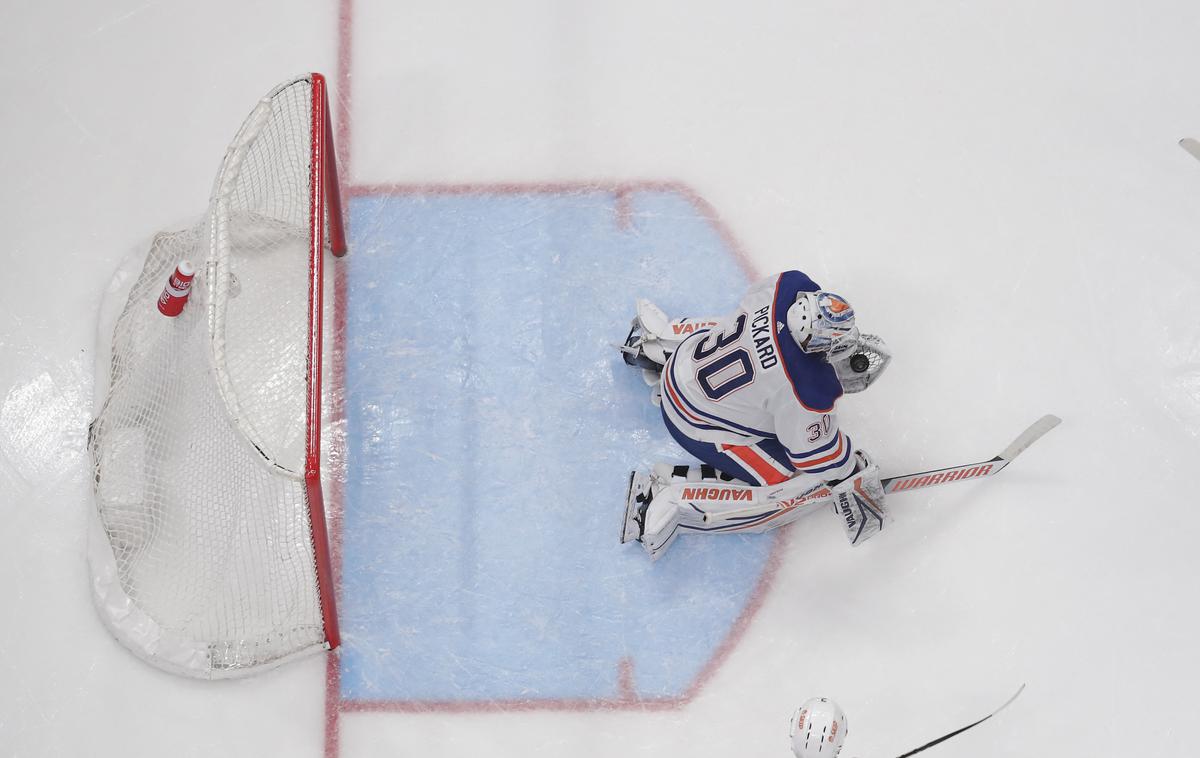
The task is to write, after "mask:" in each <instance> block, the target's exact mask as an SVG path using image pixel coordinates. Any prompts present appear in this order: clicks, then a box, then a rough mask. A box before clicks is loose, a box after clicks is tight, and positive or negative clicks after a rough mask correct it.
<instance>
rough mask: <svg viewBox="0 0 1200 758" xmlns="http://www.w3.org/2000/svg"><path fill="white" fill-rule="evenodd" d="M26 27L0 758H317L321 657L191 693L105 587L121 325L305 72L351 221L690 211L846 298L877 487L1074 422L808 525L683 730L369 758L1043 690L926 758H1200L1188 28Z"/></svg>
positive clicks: (305, 20) (840, 5)
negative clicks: (708, 206)
mask: <svg viewBox="0 0 1200 758" xmlns="http://www.w3.org/2000/svg"><path fill="white" fill-rule="evenodd" d="M339 14H340V16H339ZM4 16H5V23H4V24H3V28H2V29H0V70H3V71H4V75H3V77H2V81H0V96H2V97H3V101H4V102H5V103H6V107H5V108H4V119H3V123H4V126H3V133H4V135H5V137H6V140H5V141H6V149H5V150H4V151H3V153H4V155H3V158H2V159H0V165H2V166H3V168H4V175H5V176H6V177H7V180H6V181H5V182H4V183H3V187H2V189H0V208H2V210H0V214H2V215H0V218H3V220H4V222H5V223H4V228H5V229H6V230H7V232H8V233H7V246H6V250H5V252H4V254H3V257H4V265H3V267H2V268H0V525H2V527H3V530H4V532H5V534H6V536H7V539H6V544H7V546H8V549H7V550H4V551H2V552H0V580H2V581H0V607H2V608H4V610H5V614H4V618H5V622H4V624H3V629H2V631H0V755H5V756H22V757H24V756H68V755H70V756H75V755H113V756H117V755H120V756H162V755H172V756H180V757H182V756H216V755H220V756H225V757H232V756H261V755H289V756H322V755H328V754H329V751H328V750H327V748H326V744H325V741H324V682H325V665H324V662H323V661H322V660H320V659H318V658H312V659H308V660H305V661H303V662H300V663H297V664H293V665H290V666H288V667H286V668H284V669H281V670H278V671H276V672H273V673H270V674H268V675H265V676H262V677H259V678H255V679H251V680H247V681H241V682H232V683H230V682H226V683H217V684H212V683H197V682H191V681H182V680H179V679H176V678H172V677H170V676H168V675H165V674H161V673H159V672H157V671H155V670H152V669H150V668H148V667H147V666H145V665H144V664H143V663H141V662H139V661H137V660H135V659H134V658H133V657H132V656H130V655H129V654H128V653H127V652H125V651H124V650H123V649H121V648H120V647H119V646H118V645H117V644H116V643H115V642H114V641H113V640H112V639H111V638H110V637H109V636H108V635H107V634H106V632H105V631H104V629H103V628H102V626H101V625H100V623H99V621H98V619H97V618H96V616H95V614H94V612H93V611H92V608H91V605H90V599H89V593H88V587H87V576H86V571H85V567H84V562H83V555H84V550H83V545H84V524H85V514H86V512H87V509H88V508H89V507H90V494H89V487H88V484H89V483H88V465H87V461H86V453H85V437H86V425H87V422H88V420H89V417H90V412H91V390H92V381H93V379H92V373H93V358H94V355H93V342H94V330H95V312H96V308H97V305H98V303H99V299H100V294H101V291H102V290H103V288H104V287H105V285H106V284H107V282H108V280H109V277H110V275H111V273H112V271H113V270H114V269H115V268H116V266H117V264H118V262H119V261H120V260H121V259H122V258H124V257H125V256H126V255H127V254H129V253H130V252H131V251H134V250H138V249H144V247H145V245H146V243H147V241H148V240H149V237H150V235H151V234H152V233H153V232H154V231H155V230H158V229H162V228H171V227H175V226H178V225H179V223H180V222H183V221H186V220H188V219H191V218H192V217H194V216H196V215H197V214H199V213H200V212H201V211H202V209H203V208H204V205H205V202H206V198H207V194H208V191H209V188H210V182H211V180H212V176H213V174H214V172H215V170H216V167H217V164H218V162H219V160H220V157H221V154H222V152H223V150H224V148H225V145H226V142H227V141H228V139H229V138H230V137H231V135H232V133H233V132H234V130H235V129H236V127H237V125H238V124H239V123H240V121H241V119H242V117H243V116H244V115H245V113H246V112H247V111H248V109H249V107H250V106H251V104H252V103H253V102H254V100H255V98H257V97H258V96H260V95H261V94H262V93H263V92H265V91H266V90H267V89H269V88H270V86H271V85H273V84H274V83H276V82H277V81H279V80H282V79H283V78H285V77H286V76H288V75H290V74H293V73H295V72H298V71H304V70H318V71H325V72H326V73H327V74H329V75H330V78H331V81H332V82H333V83H334V85H335V86H338V85H341V86H342V87H343V90H342V91H339V92H335V96H337V97H339V98H340V99H339V103H338V104H339V107H340V108H342V110H340V111H339V118H340V119H342V120H343V121H344V123H346V125H347V126H348V129H347V130H346V131H345V132H343V134H344V135H345V136H348V137H349V139H350V143H349V145H343V148H344V149H345V148H349V150H348V155H349V158H350V165H349V175H348V176H347V177H346V178H347V180H348V181H351V182H353V183H357V184H367V183H391V182H404V183H438V184H440V183H480V182H547V181H579V180H585V181H586V180H614V181H615V180H624V179H671V180H678V181H682V182H686V183H687V184H689V185H690V186H692V187H693V188H695V189H696V191H698V192H699V193H700V194H701V195H703V196H704V197H705V198H706V199H707V200H708V201H710V202H711V203H712V204H713V205H714V206H715V207H716V208H717V210H718V211H719V212H720V214H721V216H722V218H723V220H724V221H725V223H726V224H727V225H728V226H729V227H730V228H731V229H732V230H733V232H734V233H735V234H736V236H737V238H738V239H739V240H740V242H741V243H742V245H743V246H744V248H745V250H746V251H747V252H748V254H749V255H750V257H751V258H752V259H753V261H754V264H755V266H756V267H757V269H758V270H759V271H763V272H766V271H772V270H779V269H784V268H791V267H799V268H802V269H804V270H806V271H808V272H809V273H811V274H813V276H814V278H816V279H817V280H818V281H821V282H830V283H832V282H837V289H839V290H840V291H843V293H844V294H847V295H848V296H851V297H852V300H853V302H854V303H855V305H856V308H857V310H858V311H859V313H860V318H861V319H863V320H864V321H870V322H872V323H874V324H879V325H881V326H880V327H879V328H878V329H877V330H878V331H881V332H883V333H885V334H886V336H887V339H888V341H889V343H890V345H891V346H892V348H893V350H894V352H895V353H896V356H897V357H896V360H895V361H894V363H893V365H892V367H891V368H890V369H889V373H888V375H887V377H886V378H885V379H882V380H881V381H880V382H879V384H878V385H876V386H875V387H872V389H871V390H870V391H869V392H868V393H866V394H864V395H862V396H860V397H855V398H851V399H850V400H848V401H847V402H846V403H845V404H844V409H845V410H844V423H845V424H847V426H849V427H851V428H853V429H855V430H856V440H857V441H858V442H859V443H860V444H862V445H864V446H866V447H868V448H870V449H872V450H873V451H875V452H876V455H877V457H879V458H880V459H881V460H882V461H886V462H887V463H886V465H885V468H887V469H888V470H890V471H909V470H916V469H921V468H931V467H936V466H940V465H948V464H953V463H957V462H960V461H966V460H971V459H973V458H984V457H990V456H991V455H992V454H994V453H995V452H997V451H998V450H999V449H1000V447H1002V446H1003V445H1004V444H1006V443H1007V442H1008V441H1009V439H1011V437H1012V436H1013V435H1015V434H1016V433H1017V432H1019V431H1020V430H1021V429H1022V428H1024V426H1025V425H1026V424H1027V423H1029V422H1031V421H1033V420H1034V419H1036V418H1037V417H1038V416H1040V415H1042V414H1043V413H1047V412H1053V413H1056V414H1058V415H1060V416H1061V417H1062V418H1063V419H1064V423H1063V425H1062V426H1061V427H1060V428H1059V429H1057V430H1055V431H1054V432H1052V433H1051V434H1050V435H1049V436H1047V437H1046V438H1045V439H1044V440H1043V441H1041V442H1039V443H1038V444H1037V445H1036V446H1035V447H1034V448H1031V449H1030V451H1029V452H1027V453H1026V454H1025V456H1023V457H1022V459H1021V460H1020V461H1018V462H1017V463H1016V464H1014V466H1013V467H1011V468H1010V469H1009V470H1008V471H1006V472H1005V473H1004V474H1003V475H1002V476H1001V477H999V478H997V479H995V480H992V481H987V482H979V483H970V484H956V485H951V486H947V487H943V488H938V489H933V490H927V491H926V492H923V493H920V494H916V493H914V494H911V495H907V496H897V497H896V498H895V499H894V505H893V508H894V512H895V515H896V522H895V524H894V526H893V527H892V528H891V529H890V530H889V531H888V532H886V533H884V534H883V535H882V536H880V537H879V538H877V539H875V540H872V541H871V542H870V543H868V544H867V545H865V546H863V547H861V548H858V549H854V550H852V549H850V548H849V547H848V546H847V545H846V544H845V543H844V541H843V539H842V537H841V536H840V534H839V531H838V529H837V527H836V525H835V524H834V523H833V522H832V521H820V522H816V521H814V522H802V523H801V525H800V526H798V527H796V528H794V529H793V530H792V533H791V534H790V535H789V547H788V551H787V556H786V559H785V563H784V565H783V566H782V568H781V570H780V575H779V577H778V578H777V580H776V582H775V583H774V586H773V588H772V590H771V592H770V594H769V595H768V597H767V598H766V599H765V603H764V605H763V607H762V609H761V610H760V611H759V613H758V614H757V615H756V617H755V618H754V619H753V622H752V624H751V625H750V627H749V629H748V631H747V632H746V634H745V636H744V638H743V639H742V640H741V643H740V644H739V645H738V647H737V649H736V650H735V651H734V652H733V654H732V655H731V656H729V658H728V659H727V660H726V662H725V664H724V665H723V666H722V668H721V669H720V671H719V672H718V673H717V675H716V676H715V677H714V678H713V679H712V681H710V682H709V683H708V685H707V686H706V687H705V688H704V690H703V691H702V692H701V693H700V695H699V696H698V697H697V698H696V699H695V700H694V701H693V702H691V703H690V704H688V705H687V706H686V707H684V708H682V709H679V710H667V711H650V712H627V711H622V712H582V713H577V712H556V711H532V712H489V713H477V714H457V713H427V714H371V713H366V714H344V715H343V716H342V718H341V721H340V728H341V733H340V738H341V740H340V746H339V754H340V755H343V756H346V757H347V758H351V757H353V758H358V757H359V756H410V755H411V756H416V755H420V756H466V755H483V754H487V755H495V756H533V755H538V756H564V755H570V756H624V755H630V754H634V755H688V756H697V757H707V756H714V757H715V756H735V755H738V756H741V755H747V756H764V757H765V756H785V755H787V754H788V753H787V740H786V728H787V719H788V716H789V715H790V712H791V710H792V709H793V708H794V707H795V705H797V704H798V703H799V702H800V701H801V700H803V699H804V698H806V697H808V696H810V695H814V694H825V695H829V696H832V697H834V698H835V699H837V700H838V701H839V702H840V703H841V704H842V705H843V706H844V707H845V708H846V710H847V711H848V713H849V715H850V731H849V735H850V736H849V740H848V742H847V748H846V752H845V753H844V755H847V756H856V757H859V758H886V757H887V756H894V755H898V754H900V753H901V752H904V751H905V750H908V749H910V748H912V747H914V746H916V745H919V744H921V743H922V742H924V741H926V740H928V739H931V738H932V737H934V736H937V735H938V734H940V733H942V732H945V731H948V730H950V729H952V728H955V727H957V726H959V725H961V724H963V723H966V722H968V721H971V720H973V719H974V718H977V717H979V716H980V715H982V714H983V713H986V712H987V711H988V710H990V709H991V708H992V707H994V706H995V705H998V704H999V703H1000V702H1002V701H1003V699H1004V698H1005V697H1007V696H1008V695H1009V694H1010V693H1011V692H1012V691H1013V690H1014V689H1015V688H1016V686H1017V685H1019V684H1020V683H1021V682H1027V683H1028V685H1029V686H1028V688H1027V690H1026V691H1025V693H1024V694H1023V695H1022V697H1021V699H1020V700H1018V701H1017V702H1016V703H1014V705H1013V706H1012V707H1011V708H1010V709H1009V710H1008V711H1006V712H1005V713H1004V714H1003V716H1002V717H1000V718H998V719H996V720H995V721H994V722H990V723H988V724H986V725H984V726H981V727H979V728H978V729H976V730H974V731H972V732H969V733H967V734H965V735H962V736H961V737H958V738H955V740H954V741H952V742H948V743H946V744H945V745H943V746H939V747H937V748H934V749H931V751H930V752H929V753H928V755H930V756H931V757H932V756H934V755H946V756H949V755H964V756H965V755H970V756H974V757H976V758H991V757H992V756H1017V755H1020V756H1032V755H1054V756H1080V757H1082V756H1089V757H1098V756H1126V755H1145V756H1172V755H1186V754H1189V753H1191V751H1192V750H1194V747H1193V745H1194V738H1193V736H1192V730H1191V728H1190V727H1191V725H1190V718H1191V717H1192V715H1193V711H1194V707H1195V705H1196V699H1195V696H1194V694H1193V689H1194V688H1193V686H1192V683H1193V682H1194V681H1195V680H1196V679H1197V678H1198V677H1200V653H1198V652H1197V650H1198V648H1197V646H1196V644H1195V640H1194V638H1195V636H1196V634H1197V631H1198V624H1197V621H1198V619H1200V612H1198V611H1197V607H1196V600H1195V595H1194V594H1193V593H1194V592H1196V590H1195V584H1196V581H1197V577H1198V574H1200V557H1198V555H1200V553H1197V551H1196V549H1195V536H1196V534H1197V532H1198V531H1200V512H1198V511H1197V509H1196V508H1195V507H1194V500H1195V488H1194V475H1195V474H1194V472H1195V468H1196V467H1195V465H1194V464H1195V461H1196V460H1197V453H1198V452H1200V449H1198V442H1197V437H1198V436H1200V318H1198V317H1200V306H1198V305H1197V300H1196V298H1197V296H1198V295H1200V263H1197V260H1198V258H1197V256H1196V253H1197V246H1198V242H1197V240H1200V163H1198V162H1197V161H1196V160H1194V159H1193V158H1192V157H1191V156H1189V155H1188V154H1187V153H1185V152H1184V151H1182V150H1180V149H1179V148H1178V147H1177V146H1176V143H1177V141H1178V140H1179V139H1180V138H1181V137H1185V136H1189V135H1190V136H1200V98H1197V97H1196V94H1195V93H1196V83H1195V75H1194V72H1195V71H1197V70H1200V47H1198V46H1197V45H1196V42H1195V41H1196V39H1197V38H1198V37H1200V6H1198V5H1196V4H1195V3H1186V2H1169V1H1167V0H1150V1H1149V2H1144V3H1139V4H1137V5H1136V6H1135V5H1133V4H1121V3H1095V2H1083V1H1082V0H1070V1H1068V0H1052V1H1051V2H1032V1H1031V0H1018V1H1017V2H1000V1H999V0H983V1H981V2H975V3H950V2H932V1H930V0H918V1H917V2H908V3H886V2H880V1H879V0H868V1H867V2H862V3H844V2H829V1H822V2H809V1H807V0H798V1H797V2H791V3H779V2H743V3H715V2H704V3H684V2H663V1H661V0H660V1H655V0H614V1H613V2H606V3H590V4H585V3H561V2H551V1H550V0H544V1H542V2H535V1H532V0H522V1H520V2H510V3H483V2H474V3H469V2H459V3H449V2H435V1H433V0H419V1H417V2H408V3H384V2H379V1H378V0H358V1H357V2H352V1H351V0H342V3H341V5H340V6H339V5H338V4H337V3H334V2H326V3H318V2H312V1H311V0H307V1H305V2H300V3H286V2H279V1H278V0H265V1H264V2H256V3H235V2H228V0H215V1H214V2H208V3H203V4H193V3H179V2H160V3H156V2H142V1H141V0H113V1H111V2H106V3H70V2H63V1H62V0H50V1H49V2H42V3H32V2H23V3H14V4H10V6H9V7H8V8H6V13H5V14H4ZM339 18H340V19H341V21H342V22H343V24H344V27H343V30H344V33H343V34H341V35H339ZM339 43H341V44H342V45H343V47H342V48H341V50H342V54H341V55H339ZM347 109H348V110H347ZM633 296H634V293H631V294H630V302H631V304H632V298H633ZM884 326H886V329H885V328H884ZM614 531H615V526H614ZM1188 598H1192V599H1191V600H1189V599H1188ZM814 618H820V623H813V619H814ZM934 751H937V752H934Z"/></svg>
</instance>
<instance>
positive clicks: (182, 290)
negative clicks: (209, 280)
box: [158, 260, 196, 318]
mask: <svg viewBox="0 0 1200 758" xmlns="http://www.w3.org/2000/svg"><path fill="white" fill-rule="evenodd" d="M195 275H196V272H195V270H194V269H192V263H191V261H186V260H183V261H180V262H179V265H178V266H176V267H175V273H174V274H171V278H170V279H168V280H167V286H166V287H165V288H164V289H163V291H162V294H161V295H159V296H158V312H159V313H161V314H162V315H164V316H170V317H171V318H175V317H176V316H178V315H179V314H180V313H182V312H183V306H184V305H185V304H186V303H187V299H188V294H189V293H190V292H191V291H192V277H193V276H195Z"/></svg>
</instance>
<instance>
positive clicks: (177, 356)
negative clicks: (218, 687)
mask: <svg viewBox="0 0 1200 758" xmlns="http://www.w3.org/2000/svg"><path fill="white" fill-rule="evenodd" d="M326 247H328V248H329V250H330V251H331V252H332V253H333V254H334V255H337V256H340V255H343V254H344V253H345V251H346V239H345V227H344V222H343V216H342V204H341V196H340V191H339V185H338V176H337V163H336V158H335V150H334V143H333V132H332V125H331V119H330V114H329V104H328V90H327V87H326V83H325V79H324V77H322V76H321V75H320V74H315V73H314V74H305V75H303V76H299V77H295V78H293V79H290V80H288V81H286V82H284V83H283V84H280V85H279V86H278V87H276V88H274V89H273V90H271V92H270V93H268V94H267V95H266V96H265V97H264V98H262V99H261V100H260V101H259V103H258V105H257V106H256V107H255V109H254V110H253V111H252V112H251V114H250V115H249V116H248V117H247V119H246V120H245V122H244V123H243V124H242V127H241V128H240V129H239V131H238V133H237V135H236V137H235V138H234V140H233V142H232V144H231V145H230V147H229V149H228V150H227V151H226V154H225V158H224V160H223V162H222V164H221V169H220V172H219V173H218V175H217V179H216V182H215V183H214V186H213V192H212V196H211V199H210V202H209V209H208V212H207V214H206V215H205V217H204V218H203V220H202V221H201V222H200V223H199V224H197V225H196V226H194V227H192V228H190V229H185V230H182V231H177V232H169V233H161V234H159V235H156V236H155V238H154V242H153V244H152V245H151V249H150V252H149V254H148V255H147V256H146V259H145V262H144V265H143V267H142V270H141V274H140V275H139V276H138V277H137V279H136V281H135V282H134V283H133V285H132V288H131V289H130V290H129V291H128V297H127V298H126V299H125V300H124V303H123V309H122V310H121V312H120V315H119V316H117V318H116V320H115V323H114V324H113V327H112V330H111V332H108V333H110V334H111V342H110V343H109V342H105V341H104V335H103V334H102V335H101V340H102V344H103V345H104V346H105V348H106V349H105V350H104V351H103V352H102V353H101V354H100V360H99V361H98V365H97V369H98V371H97V374H98V382H97V409H98V410H97V414H96V418H95V419H94V420H93V422H92V424H91V426H90V427H89V445H88V447H89V452H90V454H91V459H92V466H93V481H94V494H95V506H96V507H95V508H94V509H93V511H92V514H93V517H92V519H91V525H90V534H89V550H88V555H89V565H90V567H91V571H92V586H93V596H94V600H95V602H96V606H97V609H98V611H99V612H100V616H101V618H102V620H103V621H104V622H105V624H106V625H107V626H108V627H109V629H110V630H111V631H112V632H113V634H114V636H116V637H117V639H118V640H119V641H120V642H121V643H122V644H124V645H125V646H126V647H128V648H129V649H130V650H132V651H133V652H135V653H136V654H137V655H139V656H140V657H142V658H144V659H145V660H147V661H149V662H150V663H152V664H154V665H156V666H158V667H160V668H163V669H165V670H168V671H172V672H174V673H179V674H184V675H188V676H195V677H201V678H225V677H233V676H242V675H245V674H250V673H254V672H256V671H260V670H263V669H266V668H270V667H273V666H276V665H279V664H280V663H282V662H284V661H287V660H291V659H292V658H295V657H298V656H301V655H304V654H307V653H311V652H315V651H318V650H322V649H327V650H332V649H335V648H336V647H337V646H338V644H339V641H340V637H339V632H338V621H337V611H336V604H335V598H334V586H333V567H332V558H331V555H330V549H329V538H328V533H327V526H326V514H325V502H324V496H323V492H322V487H321V460H322V455H321V411H322V400H323V393H322V372H323V361H322V357H323V344H322V343H323V339H322V337H323V331H324V320H323V313H324V299H325V298H324V289H325V281H324V251H325V249H326ZM184 259H188V260H191V261H192V262H193V264H194V269H195V271H196V275H195V281H194V283H193V286H192V294H191V296H190V300H189V301H188V303H187V305H186V306H185V307H184V309H183V312H182V313H181V314H180V315H179V316H178V317H176V318H168V317H165V316H163V315H162V314H161V313H159V312H158V311H157V309H156V301H157V298H158V295H159V294H160V292H161V290H162V287H163V284H164V283H165V282H166V280H167V277H168V276H169V274H170V273H171V272H172V271H173V270H174V267H175V266H176V265H177V264H178V262H179V261H180V260H184ZM305 262H307V266H306V265H305ZM102 329H103V327H102ZM105 331H107V330H105Z"/></svg>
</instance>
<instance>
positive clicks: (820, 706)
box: [791, 697, 846, 758]
mask: <svg viewBox="0 0 1200 758" xmlns="http://www.w3.org/2000/svg"><path fill="white" fill-rule="evenodd" d="M791 735H792V752H793V753H795V754H796V758H837V754H838V753H840V752H842V743H843V742H845V741H846V714H845V712H844V711H843V710H842V707H841V706H840V705H838V704H837V703H835V702H833V701H832V700H830V699H829V698H827V697H814V698H810V699H808V700H806V701H804V705H802V706H800V707H799V708H797V709H796V712H795V713H794V714H792V729H791Z"/></svg>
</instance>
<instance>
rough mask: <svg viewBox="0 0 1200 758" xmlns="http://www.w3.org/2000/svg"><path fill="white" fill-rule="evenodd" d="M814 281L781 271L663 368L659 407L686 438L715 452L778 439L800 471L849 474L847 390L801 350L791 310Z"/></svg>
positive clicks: (821, 362)
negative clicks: (843, 411)
mask: <svg viewBox="0 0 1200 758" xmlns="http://www.w3.org/2000/svg"><path fill="white" fill-rule="evenodd" d="M819 289H820V287H818V286H817V283H816V282H814V281H813V280H812V279H810V278H809V277H808V276H806V275H805V274H803V273H801V272H799V271H785V272H784V273H782V274H779V275H776V276H771V277H768V278H766V279H763V280H761V281H759V282H757V283H756V284H754V285H753V286H752V287H751V288H750V290H749V291H748V292H747V293H746V294H745V295H744V296H743V297H742V300H741V302H740V303H739V305H738V309H737V310H736V311H735V312H733V313H731V314H729V315H728V316H725V317H723V318H720V319H716V320H715V323H714V324H713V325H712V326H711V327H709V328H708V329H704V330H700V331H697V332H696V333H695V334H693V335H692V336H690V337H688V338H687V339H686V340H684V341H683V342H682V343H681V344H680V345H679V347H678V349H676V351H675V352H674V353H673V354H672V355H671V358H670V359H669V360H668V361H667V364H666V366H665V367H664V368H663V393H662V394H663V408H664V411H665V412H666V413H667V415H668V417H669V418H670V419H671V422H672V423H673V424H675V425H676V427H677V428H679V430H680V431H682V432H684V433H685V434H686V435H688V436H689V437H691V438H693V439H696V440H700V441H703V442H711V443H714V444H717V445H723V444H727V445H746V444H752V443H756V442H759V441H762V440H770V439H775V440H778V441H779V442H780V444H782V445H783V447H784V448H785V449H786V450H787V452H788V457H789V460H790V462H791V464H792V466H793V467H794V468H796V469H797V470H798V471H801V472H806V473H812V474H816V475H819V476H820V477H821V478H823V479H835V478H840V477H841V476H843V475H845V474H848V473H849V469H852V468H853V462H852V461H853V457H852V452H853V450H852V444H851V442H850V439H849V437H848V436H846V435H845V434H843V433H842V432H841V430H840V429H839V428H838V424H837V417H836V414H835V412H834V405H835V404H836V402H837V399H838V398H839V397H841V394H842V387H841V383H840V382H839V381H838V378H837V374H836V372H835V371H834V370H833V367H832V366H830V365H829V364H828V363H827V362H826V361H825V359H824V358H823V357H822V356H820V355H809V354H808V353H805V352H804V351H803V350H801V349H800V346H799V345H797V344H796V341H795V340H794V339H793V338H792V335H791V333H790V332H789V331H788V328H787V325H786V322H787V309H788V308H789V307H790V306H791V305H792V303H794V302H795V301H796V293H798V292H816V291H818V290H819Z"/></svg>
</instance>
